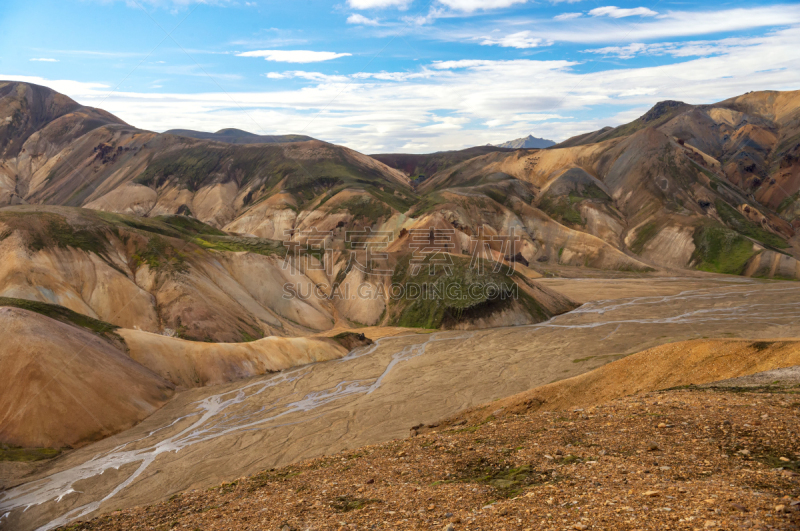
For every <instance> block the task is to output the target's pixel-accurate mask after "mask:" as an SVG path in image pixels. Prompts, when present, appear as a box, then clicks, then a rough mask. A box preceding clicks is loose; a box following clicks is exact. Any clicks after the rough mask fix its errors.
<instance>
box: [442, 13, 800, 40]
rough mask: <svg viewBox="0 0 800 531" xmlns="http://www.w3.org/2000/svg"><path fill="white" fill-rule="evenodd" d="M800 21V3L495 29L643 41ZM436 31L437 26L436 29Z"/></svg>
mask: <svg viewBox="0 0 800 531" xmlns="http://www.w3.org/2000/svg"><path fill="white" fill-rule="evenodd" d="M794 24H800V4H791V5H789V4H787V5H775V6H763V7H753V8H735V9H726V10H722V11H667V12H664V13H662V14H660V15H658V16H657V17H647V18H638V17H637V18H630V17H626V18H621V19H613V20H612V19H611V18H610V17H579V18H575V19H572V20H564V21H558V22H554V21H553V20H552V19H524V18H520V17H517V18H515V20H514V21H513V25H505V26H503V25H501V22H498V23H496V24H495V26H494V27H492V28H490V29H491V30H492V33H490V35H491V34H494V32H495V31H497V32H505V33H512V32H513V31H518V30H519V29H520V27H525V29H526V30H528V31H532V32H534V33H535V34H536V36H537V37H540V38H542V39H544V40H546V41H554V42H572V43H584V44H590V43H619V42H620V40H621V39H622V40H624V42H623V44H627V43H630V42H645V41H653V40H658V39H675V38H679V37H691V36H699V35H710V34H714V33H727V32H737V31H744V30H754V29H758V28H766V27H786V26H791V25H794ZM434 31H435V32H434ZM486 34H487V29H486V28H485V27H483V28H481V29H477V28H476V29H464V28H459V29H457V30H448V29H446V28H436V29H435V30H431V32H430V34H429V36H430V37H432V38H438V39H441V40H446V41H455V42H464V41H470V40H472V41H475V40H478V41H479V40H481V39H483V38H484V36H485V35H486Z"/></svg>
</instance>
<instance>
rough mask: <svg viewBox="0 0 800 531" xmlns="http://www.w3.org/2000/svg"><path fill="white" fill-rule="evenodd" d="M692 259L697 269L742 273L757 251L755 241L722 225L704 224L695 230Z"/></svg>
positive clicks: (731, 273) (730, 273) (712, 271)
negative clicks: (754, 246)
mask: <svg viewBox="0 0 800 531" xmlns="http://www.w3.org/2000/svg"><path fill="white" fill-rule="evenodd" d="M694 245H695V251H694V254H693V255H692V260H693V261H695V262H696V263H697V269H700V270H701V271H708V272H711V273H724V274H728V275H740V274H742V271H743V270H744V266H745V264H747V261H748V260H750V258H752V257H753V256H754V255H755V254H756V251H754V250H753V243H752V242H751V241H750V240H748V239H747V238H745V237H743V236H742V235H740V234H739V233H737V232H734V231H732V230H730V229H727V228H725V227H722V226H720V225H703V226H701V227H698V228H697V229H696V230H695V232H694Z"/></svg>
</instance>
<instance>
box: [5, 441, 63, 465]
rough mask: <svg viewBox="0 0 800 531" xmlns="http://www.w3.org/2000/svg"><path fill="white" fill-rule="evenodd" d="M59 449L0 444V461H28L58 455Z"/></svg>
mask: <svg viewBox="0 0 800 531" xmlns="http://www.w3.org/2000/svg"><path fill="white" fill-rule="evenodd" d="M60 454H61V450H60V449H58V448H20V447H19V446H8V445H5V444H0V461H17V462H22V463H30V462H33V461H42V460H44V459H52V458H54V457H58V456H59V455H60Z"/></svg>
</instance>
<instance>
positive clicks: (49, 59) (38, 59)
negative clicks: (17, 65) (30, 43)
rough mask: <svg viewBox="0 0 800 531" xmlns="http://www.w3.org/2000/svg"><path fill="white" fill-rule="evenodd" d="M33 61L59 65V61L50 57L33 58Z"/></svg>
mask: <svg viewBox="0 0 800 531" xmlns="http://www.w3.org/2000/svg"><path fill="white" fill-rule="evenodd" d="M31 61H38V62H41V63H57V62H58V59H51V58H50V57H31Z"/></svg>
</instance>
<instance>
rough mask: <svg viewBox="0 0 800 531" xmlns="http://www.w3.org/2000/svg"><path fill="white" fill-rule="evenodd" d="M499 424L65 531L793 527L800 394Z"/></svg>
mask: <svg viewBox="0 0 800 531" xmlns="http://www.w3.org/2000/svg"><path fill="white" fill-rule="evenodd" d="M497 414H498V416H497V418H495V417H491V416H490V417H488V418H487V419H485V420H483V421H481V423H479V424H470V423H469V422H468V421H464V423H463V424H461V425H459V426H452V427H448V428H446V429H444V428H439V431H437V430H436V429H435V428H434V430H433V431H429V432H426V433H422V434H420V435H417V436H413V437H411V438H408V439H405V440H399V441H392V442H389V443H386V444H380V445H375V446H368V447H364V448H361V449H359V450H357V451H351V452H346V453H342V454H338V455H333V456H325V457H321V458H317V459H312V460H309V461H305V462H301V463H298V464H296V465H292V466H289V467H286V468H282V469H277V470H270V471H265V472H262V473H260V474H258V475H255V476H253V477H250V478H242V479H240V480H238V481H234V482H232V483H225V484H222V485H219V486H218V487H215V488H212V489H209V490H205V491H192V492H188V493H184V494H181V495H176V496H173V497H172V498H170V499H169V500H168V501H164V502H163V503H160V504H158V505H153V506H148V507H142V508H136V509H131V510H125V511H119V512H115V513H112V514H108V515H104V516H101V517H99V518H95V519H94V520H92V521H90V522H81V523H75V524H73V525H72V526H70V527H69V528H68V529H70V530H111V529H114V530H116V529H126V530H127V529H165V530H166V529H191V530H197V529H202V530H223V529H224V530H229V529H230V530H234V529H235V530H240V529H241V530H246V529H249V530H281V531H291V530H296V531H300V530H307V529H308V530H311V529H313V530H348V531H349V530H351V529H448V530H461V529H465V530H466V529H498V530H509V531H510V530H528V529H529V530H563V529H631V530H633V529H642V530H644V529H653V530H666V529H704V530H705V529H726V530H727V529H748V530H750V529H798V528H800V474H799V473H798V472H799V471H800V387H798V386H797V385H793V386H791V387H788V388H787V387H783V388H770V387H769V386H760V387H749V388H744V387H728V388H710V389H708V388H706V389H700V388H684V389H677V390H671V391H661V392H654V393H649V394H645V395H639V396H633V397H628V398H623V399H619V400H615V401H613V402H609V403H607V404H604V405H599V406H596V407H592V408H587V409H585V410H581V409H575V410H569V411H561V412H538V413H530V412H524V411H523V412H521V413H519V414H514V415H501V414H500V412H497ZM412 433H414V432H412ZM198 466H200V467H202V466H203V465H202V463H198Z"/></svg>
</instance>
